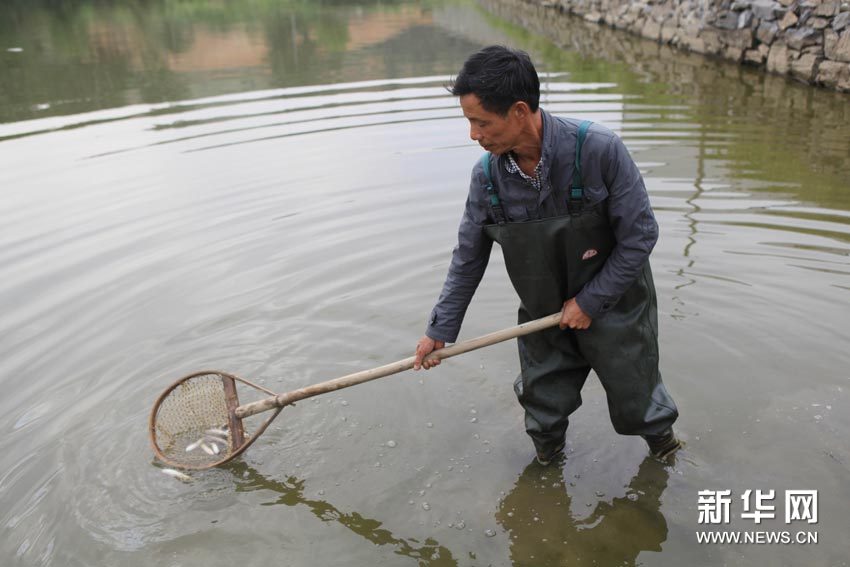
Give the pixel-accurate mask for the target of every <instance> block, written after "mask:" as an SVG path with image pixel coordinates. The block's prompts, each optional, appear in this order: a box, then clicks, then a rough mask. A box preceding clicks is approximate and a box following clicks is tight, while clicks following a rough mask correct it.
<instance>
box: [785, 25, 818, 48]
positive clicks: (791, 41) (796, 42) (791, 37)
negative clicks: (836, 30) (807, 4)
mask: <svg viewBox="0 0 850 567" xmlns="http://www.w3.org/2000/svg"><path fill="white" fill-rule="evenodd" d="M821 42H823V34H822V33H821V32H819V31H818V30H814V29H812V28H799V29H796V30H791V31H789V32H786V33H785V43H787V44H788V47H790V48H791V49H798V50H799V49H803V48H804V47H806V46H807V45H815V44H817V43H821Z"/></svg>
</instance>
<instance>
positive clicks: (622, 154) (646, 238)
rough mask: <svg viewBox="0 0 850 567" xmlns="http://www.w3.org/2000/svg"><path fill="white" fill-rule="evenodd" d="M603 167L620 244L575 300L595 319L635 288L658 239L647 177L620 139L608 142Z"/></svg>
mask: <svg viewBox="0 0 850 567" xmlns="http://www.w3.org/2000/svg"><path fill="white" fill-rule="evenodd" d="M600 167H601V169H602V179H603V181H604V182H605V185H606V187H607V188H608V218H609V221H610V222H611V228H612V229H613V231H614V239H615V240H616V244H615V246H614V249H613V250H612V252H611V255H610V256H609V257H608V259H607V260H606V262H605V265H604V266H603V267H602V269H601V270H600V271H599V273H598V274H596V276H595V277H594V278H593V279H592V280H590V281H589V282H588V283H587V285H585V286H584V288H582V290H581V291H580V292H579V293H578V295H576V297H575V302H576V303H577V304H578V307H580V308H581V311H583V312H584V313H585V314H586V315H587V316H589V317H590V318H594V319H595V318H596V317H599V316H600V315H603V314H604V313H605V312H606V311H608V310H610V309H611V308H612V307H614V305H615V304H616V303H617V301H618V300H619V299H620V297H621V296H622V295H623V294H624V293H625V292H626V290H627V289H628V288H629V286H631V285H632V283H633V282H634V281H635V279H636V278H637V276H638V274H639V273H640V270H641V269H642V268H643V265H644V264H645V263H646V261H647V260H648V258H649V254H650V252H652V249H653V247H654V246H655V243H656V241H657V240H658V223H656V221H655V215H653V213H652V208H651V207H650V205H649V195H647V192H646V186H645V185H644V182H643V177H641V174H640V171H639V170H638V167H637V165H636V164H635V162H634V161H633V160H632V158H631V156H630V155H629V152H628V150H627V149H626V146H625V145H624V144H623V141H622V140H620V138H619V137H618V136H613V137H612V138H611V140H610V141H609V142H608V148H607V150H606V151H605V153H604V154H603V155H602V158H601V160H600Z"/></svg>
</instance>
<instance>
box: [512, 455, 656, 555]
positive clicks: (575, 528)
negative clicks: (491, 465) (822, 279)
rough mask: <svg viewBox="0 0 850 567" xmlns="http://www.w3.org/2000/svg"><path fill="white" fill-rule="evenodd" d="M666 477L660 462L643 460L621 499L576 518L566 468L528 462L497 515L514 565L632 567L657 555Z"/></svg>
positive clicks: (599, 504)
mask: <svg viewBox="0 0 850 567" xmlns="http://www.w3.org/2000/svg"><path fill="white" fill-rule="evenodd" d="M569 469H570V466H569V464H568V465H567V469H566V470H569ZM668 475H669V473H668V470H667V468H666V467H665V466H664V465H663V464H662V463H660V462H658V461H657V460H655V459H652V458H649V457H647V458H646V459H644V461H643V462H642V463H641V464H640V468H639V469H638V472H637V474H636V475H635V476H634V478H632V480H631V482H630V483H629V486H628V489H627V490H626V494H625V495H624V496H622V497H619V498H614V499H612V500H611V501H610V502H608V501H599V502H598V503H596V505H595V508H594V509H593V512H592V513H590V515H588V516H586V517H581V518H578V517H576V515H575V513H574V512H572V511H571V510H572V509H573V508H574V507H575V506H576V504H575V503H574V502H573V499H572V497H571V496H570V493H569V489H568V483H567V478H565V470H564V468H563V467H557V468H556V467H548V468H543V467H541V466H539V465H538V464H537V463H536V462H532V463H531V464H530V465H528V466H527V467H526V468H525V470H524V471H523V472H522V474H521V475H520V477H519V478H518V479H517V482H516V485H515V486H514V489H513V490H512V491H511V492H510V494H508V496H507V497H506V498H505V500H504V501H503V502H502V505H501V506H500V508H499V511H498V512H497V514H496V520H497V521H498V522H499V523H500V524H501V525H502V527H504V529H505V530H507V531H508V532H509V534H510V538H511V560H512V562H513V565H515V566H517V567H521V566H529V567H530V566H532V565H533V566H537V567H543V566H546V565H558V566H563V565H624V566H630V565H636V564H637V558H638V555H639V554H640V552H642V551H656V552H657V551H661V544H662V543H664V542H665V541H666V540H667V521H666V520H665V519H664V515H663V514H662V513H661V511H660V508H661V495H662V493H663V492H664V490H665V488H667V480H668ZM573 484H574V483H573Z"/></svg>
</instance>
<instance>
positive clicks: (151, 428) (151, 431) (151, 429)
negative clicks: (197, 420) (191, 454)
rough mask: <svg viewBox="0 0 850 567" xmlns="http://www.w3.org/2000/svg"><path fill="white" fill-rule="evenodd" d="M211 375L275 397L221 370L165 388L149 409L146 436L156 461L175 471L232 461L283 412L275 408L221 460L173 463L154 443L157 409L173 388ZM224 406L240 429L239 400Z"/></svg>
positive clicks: (236, 399) (195, 375) (186, 378)
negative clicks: (237, 413)
mask: <svg viewBox="0 0 850 567" xmlns="http://www.w3.org/2000/svg"><path fill="white" fill-rule="evenodd" d="M213 374H214V375H218V376H220V377H221V378H222V380H227V379H230V380H233V381H234V383H235V382H241V383H243V384H245V385H247V386H250V387H252V388H256V389H257V390H260V391H262V392H265V393H267V394H269V395H271V396H274V395H275V392H273V391H271V390H269V389H268V388H264V387H263V386H260V385H259V384H255V383H253V382H251V381H249V380H245V379H244V378H240V377H239V376H237V375H235V374H231V373H229V372H224V371H222V370H200V371H197V372H192V373H191V374H188V375H186V376H183V377H182V378H179V379H177V380H176V381H175V382H174V383H173V384H171V385H170V386H169V387H168V388H166V389H165V390H164V391H163V392H162V393H161V394H160V395H159V397H157V399H156V402H154V404H153V409H151V413H150V417H149V419H148V436H149V438H150V442H151V447H152V448H153V452H154V455H155V456H156V458H157V460H159V461H160V462H161V463H163V464H165V465H168V466H170V467H174V468H176V469H184V470H206V469H211V468H214V467H218V466H220V465H223V464H224V463H227V462H229V461H232V460H233V459H235V458H236V457H238V456H239V455H241V454H242V453H243V452H244V451H245V450H246V449H247V448H248V447H250V446H251V445H252V444H253V443H254V441H256V440H257V438H258V437H259V436H260V435H262V434H263V432H265V430H266V428H267V427H268V426H269V425H271V422H272V421H274V419H275V418H276V417H277V416H278V414H280V412H281V411H282V410H283V407H278V408H275V411H274V413H273V414H272V415H271V416H270V417H269V418H268V419H267V420H266V421H265V422H264V423H263V424H262V425H261V426H260V427H258V428H257V430H256V431H254V433H253V434H252V435H251V436H249V437H247V438H245V440H244V441H243V443H242V444H241V445H239V446H238V447H235V448H233V447H230V448H229V449H230V451H229V453H228V454H227V456H226V457H224V458H223V459H220V460H218V461H214V462H212V463H208V464H204V465H195V464H189V463H185V462H180V461H174V460H172V459H169V458H168V457H166V456H165V453H163V451H162V450H161V449H160V448H159V445H157V442H156V417H157V415H158V413H159V408H160V406H161V405H162V402H163V400H165V399H166V398H167V397H168V396H169V394H171V392H173V391H174V389H175V388H177V387H179V386H180V385H181V384H183V383H184V382H187V381H189V380H192V379H193V378H197V377H199V376H209V375H213ZM234 385H235V384H234ZM226 405H227V413H228V414H229V417H230V419H231V420H232V421H236V422H238V423H239V424H240V427H241V424H242V419H241V418H239V417H237V416H236V413H235V412H236V408H237V407H238V406H239V400H238V398H237V397H236V395H235V394H234V396H233V400H232V401H231V400H229V399H228V400H227V401H226ZM231 438H232V439H233V441H232V443H233V444H235V442H236V439H235V437H234V436H231Z"/></svg>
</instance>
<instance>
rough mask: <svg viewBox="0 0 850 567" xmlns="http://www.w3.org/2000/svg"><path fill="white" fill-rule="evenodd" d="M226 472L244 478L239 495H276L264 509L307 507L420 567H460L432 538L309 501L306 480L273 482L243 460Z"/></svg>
mask: <svg viewBox="0 0 850 567" xmlns="http://www.w3.org/2000/svg"><path fill="white" fill-rule="evenodd" d="M227 469H228V470H230V472H232V473H233V475H234V476H235V477H236V478H237V479H242V481H241V482H239V483H238V484H237V485H236V491H237V492H251V491H255V490H267V491H271V492H275V493H277V495H276V496H275V497H274V499H272V500H270V501H268V502H265V503H264V505H265V506H276V505H281V504H282V505H284V506H299V505H302V506H306V507H307V508H308V509H309V510H310V511H311V512H312V513H313V515H314V516H316V517H317V518H318V519H319V520H321V521H322V522H336V523H338V524H340V525H342V526H344V527H346V528H348V529H349V530H351V531H352V532H354V533H355V534H357V535H359V536H361V537H362V538H363V539H365V540H366V541H368V542H370V543H373V544H375V545H380V546H390V547H392V548H394V552H395V553H396V554H398V555H403V556H405V557H410V558H412V559H417V560H418V561H419V565H421V566H429V567H450V566H455V565H457V561H456V560H455V559H454V557H452V553H451V551H449V550H448V549H447V548H446V547H444V546H442V545H440V543H439V542H438V541H436V540H435V539H433V538H430V537H429V538H426V539H425V540H424V541H422V542H420V541H419V540H417V539H414V538H407V539H405V538H401V537H397V536H395V535H394V534H393V533H392V532H391V531H390V530H388V529H386V528H383V527H382V526H383V523H382V522H380V521H378V520H373V519H371V518H364V517H363V516H361V515H360V514H358V513H357V512H343V511H341V510H339V509H338V508H336V507H335V506H333V505H332V504H330V503H328V502H325V501H323V500H311V499H309V498H307V497H306V496H305V495H304V480H302V479H299V478H297V477H295V476H289V477H287V478H286V480H274V479H271V478H269V477H267V476H264V475H262V474H260V473H259V472H258V471H257V470H256V469H254V468H253V467H251V466H250V465H248V464H247V463H245V462H244V461H234V462H233V463H230V464H228V465H227Z"/></svg>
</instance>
